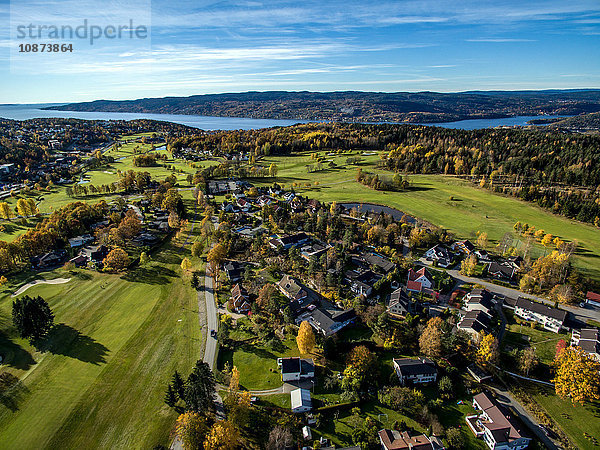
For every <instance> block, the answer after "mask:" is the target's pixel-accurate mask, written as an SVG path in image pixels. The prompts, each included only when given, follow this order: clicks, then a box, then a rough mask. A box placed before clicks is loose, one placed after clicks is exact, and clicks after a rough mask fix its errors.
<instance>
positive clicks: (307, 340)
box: [296, 321, 316, 355]
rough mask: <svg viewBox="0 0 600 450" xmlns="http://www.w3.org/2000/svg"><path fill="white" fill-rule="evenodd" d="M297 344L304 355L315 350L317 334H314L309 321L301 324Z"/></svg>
mask: <svg viewBox="0 0 600 450" xmlns="http://www.w3.org/2000/svg"><path fill="white" fill-rule="evenodd" d="M296 344H298V350H300V353H302V354H303V355H306V354H308V353H310V352H312V351H313V349H314V348H315V345H316V341H315V333H314V332H313V329H312V327H311V326H310V323H308V322H307V321H304V322H302V323H301V324H300V329H299V330H298V336H297V337H296Z"/></svg>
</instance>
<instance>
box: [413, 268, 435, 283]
mask: <svg viewBox="0 0 600 450" xmlns="http://www.w3.org/2000/svg"><path fill="white" fill-rule="evenodd" d="M423 276H424V277H425V278H427V279H428V280H429V281H431V282H433V277H432V276H431V274H430V273H429V271H428V270H427V268H426V267H421V268H420V269H419V270H414V269H409V270H408V280H409V281H416V280H418V279H419V278H421V277H423Z"/></svg>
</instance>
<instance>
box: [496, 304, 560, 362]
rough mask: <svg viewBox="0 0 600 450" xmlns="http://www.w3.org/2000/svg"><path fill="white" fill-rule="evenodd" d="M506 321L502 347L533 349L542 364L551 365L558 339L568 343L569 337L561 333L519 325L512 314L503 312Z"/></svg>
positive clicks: (528, 325)
mask: <svg viewBox="0 0 600 450" xmlns="http://www.w3.org/2000/svg"><path fill="white" fill-rule="evenodd" d="M505 313H506V317H507V320H508V326H507V327H506V334H505V335H504V339H503V341H502V344H503V347H504V348H506V346H508V347H512V348H518V349H524V348H527V347H535V352H536V355H537V356H538V358H539V359H540V361H541V362H542V363H545V364H547V365H551V364H552V361H553V360H554V355H555V354H556V344H557V342H558V341H559V340H560V339H564V340H565V341H567V342H569V339H570V336H569V335H568V334H566V333H565V332H563V333H558V334H557V333H553V332H551V331H546V330H542V329H539V328H537V327H536V328H531V326H530V324H529V323H524V324H523V325H519V324H517V323H516V322H515V320H514V319H513V317H512V313H510V312H507V311H505Z"/></svg>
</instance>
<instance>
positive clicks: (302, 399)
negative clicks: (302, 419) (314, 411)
mask: <svg viewBox="0 0 600 450" xmlns="http://www.w3.org/2000/svg"><path fill="white" fill-rule="evenodd" d="M290 397H291V400H292V410H294V409H296V408H302V407H308V408H312V400H311V398H310V391H309V390H308V389H301V388H298V389H294V390H293V391H292V392H290Z"/></svg>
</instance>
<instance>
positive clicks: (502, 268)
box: [487, 256, 523, 282]
mask: <svg viewBox="0 0 600 450" xmlns="http://www.w3.org/2000/svg"><path fill="white" fill-rule="evenodd" d="M522 262H523V258H521V257H520V256H515V257H510V258H507V259H504V260H501V261H493V262H490V263H488V265H487V273H488V276H490V277H491V278H495V279H497V280H500V281H507V282H511V281H513V280H514V278H515V276H516V274H517V273H518V272H519V271H520V270H521V263H522Z"/></svg>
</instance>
